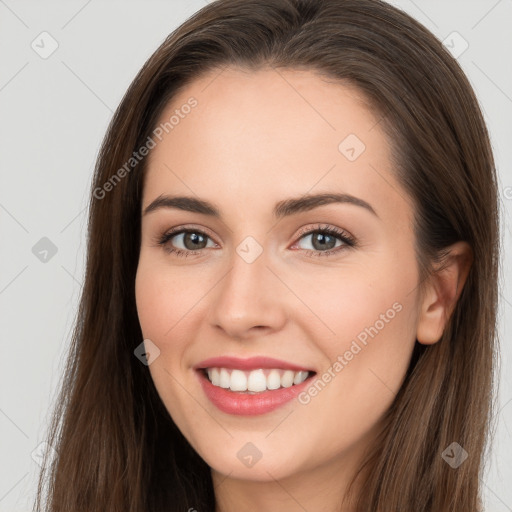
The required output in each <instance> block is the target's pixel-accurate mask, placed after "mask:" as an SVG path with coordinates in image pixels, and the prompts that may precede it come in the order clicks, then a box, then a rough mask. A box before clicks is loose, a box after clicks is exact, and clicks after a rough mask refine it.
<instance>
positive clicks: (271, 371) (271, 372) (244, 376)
mask: <svg viewBox="0 0 512 512" xmlns="http://www.w3.org/2000/svg"><path fill="white" fill-rule="evenodd" d="M199 371H201V372H202V373H203V375H204V376H205V377H206V378H207V379H208V380H209V381H210V382H211V384H212V385H213V386H216V387H220V388H224V389H227V390H230V391H233V392H238V393H243V394H257V393H263V392H265V391H273V390H278V389H282V388H290V387H292V386H296V385H298V384H302V383H303V382H304V381H305V380H307V379H309V378H310V377H312V376H313V375H315V374H316V372H313V371H305V370H302V371H293V370H284V369H282V368H259V369H256V370H251V371H248V370H239V369H235V368H218V367H212V368H201V369H200V370H199Z"/></svg>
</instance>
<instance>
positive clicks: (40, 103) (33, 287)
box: [0, 0, 512, 512]
mask: <svg viewBox="0 0 512 512" xmlns="http://www.w3.org/2000/svg"><path fill="white" fill-rule="evenodd" d="M391 3H393V4H394V5H397V6H399V7H400V8H402V9H403V10H405V11H406V12H408V13H410V14H411V15H412V16H414V17H415V18H416V19H418V20H419V21H420V22H422V23H423V24H424V25H425V26H426V27H427V28H429V29H430V30H431V31H432V32H433V33H434V34H435V35H436V36H437V37H438V38H439V39H441V40H445V39H446V38H448V39H447V41H448V42H449V44H450V45H451V46H452V47H453V51H455V52H457V53H458V54H459V53H460V55H458V57H457V58H458V60H459V62H460V63H461V65H462V67H463V68H464V70H465V71H466V73H467V75H468V76H469V79H470V81H471V83H472V85H473V87H474V88H475V91H476V93H477V96H478V98H479V100H480V103H481V106H482V107H483V110H484V112H485V117H486V121H487V123H488V127H489V130H490V133H491V138H492V143H493V147H494V151H495V157H496V162H497V166H498V170H499V175H500V194H501V200H502V229H503V250H504V253H503V264H502V265H503V274H502V284H501V287H502V288H501V299H502V300H501V305H500V311H499V332H500V337H501V344H502V355H501V373H500V381H501V383H500V393H499V394H498V396H497V397H496V400H497V404H498V406H497V417H496V423H497V430H496V437H495V441H494V444H493V446H492V452H491V453H490V455H489V459H488V471H487V473H486V477H485V479H484V483H485V486H484V489H485V498H486V505H487V510H488V511H492V512H505V511H512V487H511V486H510V485H506V482H512V463H511V461H512V455H511V454H512V436H511V432H512V386H511V383H512V371H511V369H512V361H511V355H512V348H511V344H510V343H509V342H508V338H509V336H508V333H509V332H510V330H511V327H512V324H511V320H510V319H511V318H512V316H511V312H512V292H511V291H510V284H511V273H510V259H509V258H507V257H506V256H505V255H506V254H507V252H509V251H510V244H511V234H512V233H511V231H510V226H511V221H510V214H511V205H512V171H511V162H512V144H511V141H512V139H511V132H512V130H511V119H512V115H511V114H512V66H511V50H512V30H511V28H510V22H511V21H512V0H499V1H496V0H489V1H488V0H479V1H475V0H473V1H462V0H457V1H450V2H446V1H422V2H420V0H416V1H415V2H414V1H411V0H395V1H393V2H391ZM203 5H205V1H203V0H189V1H185V0H179V1H178V0H173V1H165V2H163V1H151V2H148V1H146V2H142V1H123V2H121V1H117V2H114V1H110V2H107V1H103V2H100V1H99V0H89V1H81V2H77V1H67V2H46V1H39V2H36V1H15V0H0V108H1V117H0V151H1V153H0V155H1V156H0V166H1V167H0V168H1V174H0V176H1V179H2V182H1V186H0V230H1V231H0V235H1V241H2V243H1V244H0V258H1V259H0V308H1V316H0V322H1V324H0V333H1V337H2V338H1V348H2V356H3V357H1V358H0V460H1V466H0V512H1V511H9V512H18V511H28V510H30V509H31V503H32V498H33V495H34V489H35V483H36V477H37V472H38V470H39V466H38V463H37V461H38V454H39V453H40V450H41V447H40V443H41V441H42V440H43V439H44V436H43V433H44V429H45V427H46V425H47V421H48V418H49V411H50V405H51V403H52V401H53V399H54V398H55V392H56V389H57V385H58V383H59V379H60V377H61V374H62V370H63V363H64V356H65V353H66V350H67V348H68V346H69V338H70V333H71V328H72V325H73V320H74V317H75V313H76V307H77V301H78V298H79V294H80V291H81V286H82V284H81V283H82V279H83V269H84V258H85V253H84V250H85V234H86V231H85V228H86V204H87V194H88V191H89V186H90V180H91V176H92V171H93V166H94V162H95V159H96V156H97V152H98V149H99V146H100V142H101V140H102V137H103V135H104V133H105V130H106V128H107V125H108V122H109V120H110V118H111V116H112V113H113V111H114V110H115V108H116V106H117V105H118V103H119V101H120V100H121V98H122V95H123V94H124V92H125V90H126V88H127V87H128V85H129V84H130V82H131V80H132V79H133V78H134V76H135V74H136V72H137V71H138V70H139V68H140V67H141V66H142V64H143V63H144V61H145V60H146V59H147V58H148V57H149V56H150V55H151V53H152V52H153V51H154V50H155V49H156V47H157V46H158V45H159V44H160V42H161V41H162V40H163V39H164V38H165V36H167V35H168V34H169V33H170V32H171V31H172V30H173V29H174V28H175V27H176V26H178V25H179V24H180V23H181V22H182V21H184V20H185V19H186V18H187V17H188V16H189V15H191V14H192V13H193V12H195V11H196V10H198V9H199V8H201V7H202V6H203ZM45 31H46V32H48V33H49V34H50V35H49V36H48V35H43V36H40V34H41V33H42V32H45ZM454 31H455V32H457V33H458V34H459V35H457V34H456V35H453V34H452V33H453V32H454ZM54 41H55V42H54ZM451 41H453V43H452V42H451ZM464 41H466V42H467V44H468V47H467V49H465V51H463V52H462V50H464V48H465V43H464ZM52 44H58V48H57V49H56V50H55V51H54V53H52V54H51V55H49V56H47V55H45V54H44V52H49V51H50V50H51V49H52V46H51V45H52ZM32 45H33V46H34V48H33V47H32ZM461 52H462V53H461ZM43 57H46V58H43ZM43 237H47V238H48V239H49V240H50V241H51V244H49V243H48V241H42V242H40V240H41V239H42V238H43ZM38 243H39V244H40V245H37V246H36V244H38ZM52 245H53V246H55V249H56V250H57V252H56V253H55V254H52V252H51V247H52ZM34 246H36V248H39V251H41V250H42V249H41V247H42V248H43V249H44V248H46V249H48V250H49V252H48V253H47V254H46V255H45V253H44V252H43V253H41V252H39V254H37V253H38V251H37V250H35V252H36V254H34V252H33V247H34ZM40 246H41V247H40ZM55 249H54V250H55ZM41 258H43V259H44V258H46V261H41ZM469 456H471V454H469Z"/></svg>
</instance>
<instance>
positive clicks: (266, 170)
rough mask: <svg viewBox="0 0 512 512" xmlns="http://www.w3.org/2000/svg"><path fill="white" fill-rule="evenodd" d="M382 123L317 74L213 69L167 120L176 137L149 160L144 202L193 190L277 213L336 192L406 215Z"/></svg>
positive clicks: (359, 100)
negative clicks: (301, 198) (278, 207)
mask: <svg viewBox="0 0 512 512" xmlns="http://www.w3.org/2000/svg"><path fill="white" fill-rule="evenodd" d="M191 104H195V106H194V107H192V108H189V107H188V106H187V105H191ZM173 116H174V119H173V121H174V122H173V123H171V124H169V120H170V119H171V118H172V117H173ZM380 119H381V116H380V114H379V113H377V112H375V111H374V110H373V109H372V107H371V106H370V104H369V103H368V101H367V100H366V99H365V97H364V95H363V94H362V93H361V92H360V91H358V90H357V89H356V88H355V87H353V86H348V85H342V84H340V83H339V82H334V81H326V79H324V78H323V77H321V76H320V75H318V74H316V73H314V72H311V71H304V70H289V69H286V70H284V69H263V70H259V71H248V70H242V69H235V68H228V69H224V70H223V71H219V70H216V71H212V72H209V73H208V74H206V75H204V76H202V77H201V78H200V79H198V80H195V81H193V82H192V83H190V84H189V85H188V86H187V87H185V88H184V89H183V90H182V91H180V93H179V94H177V95H176V96H175V97H174V99H173V101H172V102H171V103H170V104H169V105H168V106H167V107H166V108H165V110H164V111H163V113H162V115H161V117H160V120H159V125H160V126H164V127H165V123H166V122H167V130H163V133H162V135H161V139H162V140H161V141H158V140H157V145H156V147H155V148H154V149H152V150H151V152H150V155H149V160H148V172H147V176H146V181H145V186H144V197H145V201H144V203H145V204H147V203H148V202H149V201H151V200H152V199H154V198H155V197H156V196H158V195H159V194H162V193H171V192H172V193H180V194H181V193H187V195H190V193H193V194H197V195H200V196H201V197H204V198H207V199H211V200H212V201H213V202H215V203H219V202H220V203H221V205H222V202H224V200H225V199H228V198H230V200H231V202H232V203H236V204H237V205H238V206H239V207H240V209H239V211H242V212H243V211H244V209H246V208H248V207H249V206H250V205H256V204H259V205H262V204H263V201H264V200H265V199H266V200H267V201H269V208H270V203H271V204H272V205H273V204H274V203H275V202H276V201H279V200H280V199H283V198H284V197H290V196H297V195H301V194H306V193H308V192H309V193H316V192H326V191H336V192H345V193H349V194H352V195H355V196H358V197H361V198H362V199H364V200H366V201H367V202H369V203H370V204H374V206H375V209H376V210H379V209H381V210H387V211H389V210H390V208H391V210H392V211H391V213H394V214H395V215H401V216H402V217H403V215H404V213H405V214H407V213H410V212H408V211H404V210H407V209H408V204H406V202H405V201H404V199H406V200H407V198H406V197H405V196H406V193H405V191H403V190H401V188H400V186H399V184H398V183H397V182H396V181H395V178H394V176H393V174H392V168H391V166H392V163H391V159H390V154H391V148H390V147H389V141H388V140H387V138H386V137H385V135H384V134H383V132H382V131H381V129H380V127H379V120H380ZM397 196H398V197H397ZM400 199H401V201H400ZM385 203H388V204H385ZM253 213H254V212H253Z"/></svg>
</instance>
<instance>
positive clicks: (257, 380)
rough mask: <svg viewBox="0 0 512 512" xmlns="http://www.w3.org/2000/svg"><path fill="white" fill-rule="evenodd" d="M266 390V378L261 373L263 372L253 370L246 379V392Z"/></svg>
mask: <svg viewBox="0 0 512 512" xmlns="http://www.w3.org/2000/svg"><path fill="white" fill-rule="evenodd" d="M265 389H267V378H266V377H265V374H264V373H263V370H255V371H253V372H251V373H249V378H248V379H247V390H248V391H265Z"/></svg>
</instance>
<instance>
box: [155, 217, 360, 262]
mask: <svg viewBox="0 0 512 512" xmlns="http://www.w3.org/2000/svg"><path fill="white" fill-rule="evenodd" d="M186 232H198V233H202V234H204V235H206V236H207V237H208V238H209V239H210V240H212V241H213V243H214V244H216V245H219V244H218V243H217V242H216V241H215V236H214V235H212V231H211V230H210V229H208V228H206V227H203V226H201V227H197V226H196V225H191V224H181V225H178V226H174V227H173V228H171V229H169V230H167V231H164V232H163V233H162V234H160V235H157V236H156V237H155V238H154V240H155V242H156V245H160V246H165V244H166V243H167V242H169V241H170V240H171V239H172V238H174V236H177V235H180V234H182V233H186ZM315 232H326V233H327V234H328V235H331V236H334V237H336V238H338V239H339V240H340V241H341V242H342V245H341V246H340V247H337V248H334V249H329V250H326V251H315V250H312V249H302V250H303V251H305V252H306V253H308V254H309V253H314V254H315V255H331V254H334V253H337V252H340V251H341V250H343V249H346V248H351V247H356V246H357V240H356V238H355V237H354V236H353V235H352V234H350V233H349V232H348V231H346V230H345V229H342V228H339V227H337V226H334V225H330V224H327V223H317V224H316V225H309V226H304V227H302V228H301V229H299V231H298V232H297V234H296V235H295V236H294V242H293V243H292V245H291V247H294V246H296V245H297V244H298V243H299V242H300V240H301V239H302V238H304V237H305V236H309V235H311V234H313V233H315ZM164 240H165V242H164ZM204 249H206V248H203V249H198V250H196V251H194V250H183V249H177V248H173V251H169V252H177V253H181V252H185V253H187V254H191V255H193V254H197V253H201V252H202V251H204ZM210 249H211V247H210Z"/></svg>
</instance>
